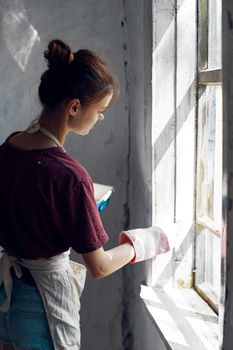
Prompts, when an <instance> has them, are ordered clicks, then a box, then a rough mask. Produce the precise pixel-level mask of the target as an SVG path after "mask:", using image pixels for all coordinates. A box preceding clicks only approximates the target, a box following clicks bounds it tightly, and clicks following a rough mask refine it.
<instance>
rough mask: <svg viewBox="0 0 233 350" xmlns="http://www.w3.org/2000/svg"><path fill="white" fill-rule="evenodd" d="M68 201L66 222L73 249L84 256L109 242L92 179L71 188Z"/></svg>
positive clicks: (75, 184)
mask: <svg viewBox="0 0 233 350" xmlns="http://www.w3.org/2000/svg"><path fill="white" fill-rule="evenodd" d="M67 200H68V208H67V209H68V210H67V209H66V216H68V218H67V217H66V220H67V224H68V226H69V231H70V232H69V237H70V244H71V247H72V248H73V249H74V250H75V251H76V252H77V253H80V254H82V253H88V252H91V251H93V250H96V249H98V248H100V247H101V246H103V245H104V244H105V243H106V242H107V241H108V235H107V233H106V232H105V229H104V227H103V224H102V221H101V218H100V214H99V211H98V209H97V205H96V202H95V198H94V187H93V183H92V181H91V179H90V180H89V179H88V180H85V181H83V182H77V183H73V185H72V186H69V191H68V193H67Z"/></svg>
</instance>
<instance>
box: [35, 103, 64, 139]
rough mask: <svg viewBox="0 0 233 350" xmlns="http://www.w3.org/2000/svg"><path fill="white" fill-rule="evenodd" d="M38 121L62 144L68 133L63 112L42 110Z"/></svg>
mask: <svg viewBox="0 0 233 350" xmlns="http://www.w3.org/2000/svg"><path fill="white" fill-rule="evenodd" d="M39 123H40V125H41V126H42V127H44V128H45V129H47V130H48V131H50V132H51V133H52V134H53V135H54V136H55V137H56V138H57V139H58V141H59V142H60V143H61V144H62V145H63V144H64V142H65V139H66V136H67V134H68V129H67V118H66V117H65V115H64V113H62V112H60V113H59V111H54V112H53V111H52V112H50V111H49V112H48V111H46V110H44V111H42V113H41V115H40V117H39Z"/></svg>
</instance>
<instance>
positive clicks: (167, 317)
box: [140, 285, 219, 350]
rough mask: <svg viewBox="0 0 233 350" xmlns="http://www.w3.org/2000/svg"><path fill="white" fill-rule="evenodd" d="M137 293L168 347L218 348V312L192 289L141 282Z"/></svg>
mask: <svg viewBox="0 0 233 350" xmlns="http://www.w3.org/2000/svg"><path fill="white" fill-rule="evenodd" d="M140 296H141V298H142V299H143V301H144V303H145V305H146V308H147V310H148V312H149V315H150V318H151V319H152V321H153V322H155V323H156V326H157V327H158V328H159V330H160V332H161V335H162V337H163V341H164V344H165V346H166V348H167V349H172V350H188V349H190V350H216V349H218V348H219V340H218V334H219V326H218V316H217V315H216V314H215V313H214V311H213V310H212V309H211V308H210V307H209V306H208V304H206V303H205V302H204V300H203V299H201V297H200V296H199V295H198V294H197V293H196V292H195V291H194V290H193V289H173V288H169V289H166V290H165V289H152V288H151V287H147V286H144V285H142V286H141V293H140Z"/></svg>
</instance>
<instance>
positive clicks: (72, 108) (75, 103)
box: [67, 98, 81, 117]
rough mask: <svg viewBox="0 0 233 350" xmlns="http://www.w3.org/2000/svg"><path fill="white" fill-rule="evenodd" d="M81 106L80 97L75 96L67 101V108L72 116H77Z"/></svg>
mask: <svg viewBox="0 0 233 350" xmlns="http://www.w3.org/2000/svg"><path fill="white" fill-rule="evenodd" d="M80 106H81V103H80V100H79V99H78V98H73V99H72V100H69V101H68V102H67V110H68V112H69V115H70V116H72V117H76V116H77V113H78V111H79V108H80Z"/></svg>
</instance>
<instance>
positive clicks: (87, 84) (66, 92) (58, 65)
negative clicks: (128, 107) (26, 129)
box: [39, 39, 119, 109]
mask: <svg viewBox="0 0 233 350" xmlns="http://www.w3.org/2000/svg"><path fill="white" fill-rule="evenodd" d="M44 57H45V59H46V61H47V65H48V70H46V71H45V72H44V73H43V74H42V76H41V82H40V86H39V98H40V101H41V103H42V105H44V106H45V108H47V109H53V108H55V107H56V106H57V105H58V104H59V103H61V102H62V101H63V100H65V99H72V98H78V99H79V100H80V102H81V104H83V105H85V104H89V103H92V102H94V101H98V100H99V99H101V98H102V97H104V96H106V95H107V94H109V93H113V97H112V99H111V101H110V104H112V103H113V101H114V100H115V99H116V98H117V96H118V95H119V87H118V82H117V78H116V76H115V75H114V73H113V71H112V70H111V68H110V67H109V65H108V64H107V62H106V61H105V60H104V59H103V57H101V56H100V55H99V54H98V53H96V52H94V51H90V50H86V49H81V50H79V51H77V52H76V53H73V52H72V50H71V48H70V46H69V45H67V44H66V43H64V42H62V41H61V40H58V39H56V40H52V41H51V42H50V43H49V45H48V49H47V50H46V51H45V52H44Z"/></svg>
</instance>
